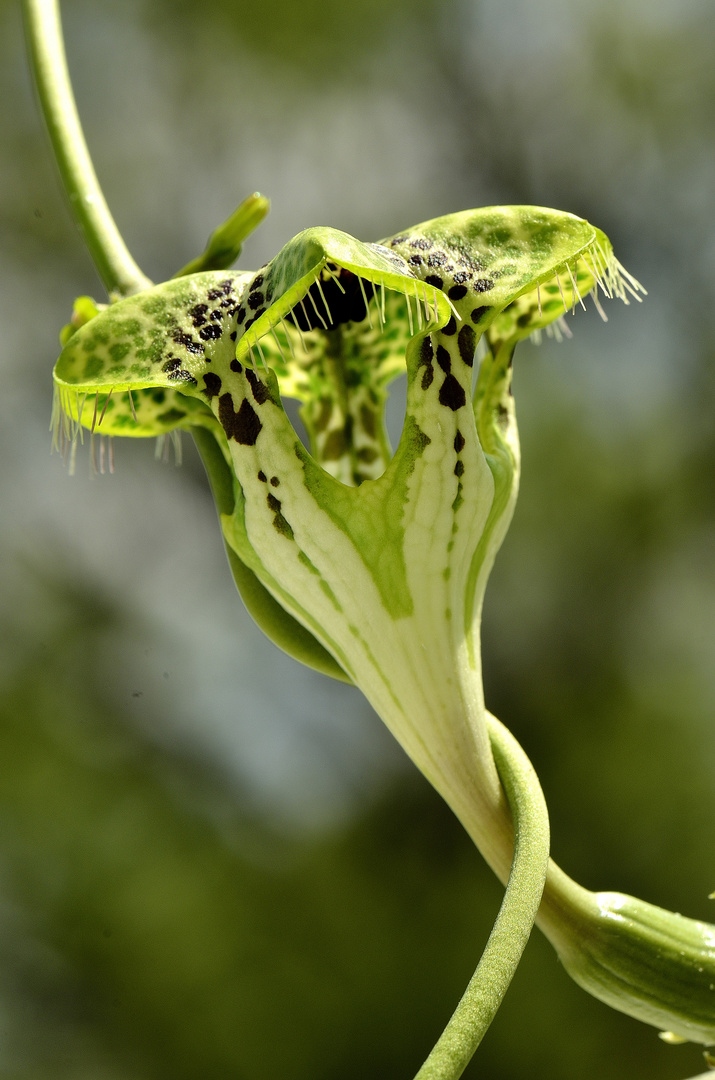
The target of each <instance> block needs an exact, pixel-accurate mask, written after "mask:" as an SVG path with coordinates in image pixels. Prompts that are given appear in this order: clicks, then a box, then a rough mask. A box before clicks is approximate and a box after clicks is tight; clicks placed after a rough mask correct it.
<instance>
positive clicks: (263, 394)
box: [246, 368, 271, 405]
mask: <svg viewBox="0 0 715 1080" xmlns="http://www.w3.org/2000/svg"><path fill="white" fill-rule="evenodd" d="M246 378H247V379H248V381H249V383H250V385H251V392H252V394H253V397H254V398H255V400H256V402H257V404H258V405H263V403H264V402H265V401H269V400H270V396H271V393H270V390H269V389H268V387H267V386H266V385H265V383H262V382H261V380H260V379H259V378H258V376H257V375H256V373H255V371H251V369H250V368H246Z"/></svg>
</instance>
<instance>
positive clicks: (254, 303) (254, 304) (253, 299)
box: [248, 292, 263, 311]
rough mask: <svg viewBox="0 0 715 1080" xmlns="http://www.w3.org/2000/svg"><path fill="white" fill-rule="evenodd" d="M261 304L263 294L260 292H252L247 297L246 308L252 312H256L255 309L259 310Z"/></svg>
mask: <svg viewBox="0 0 715 1080" xmlns="http://www.w3.org/2000/svg"><path fill="white" fill-rule="evenodd" d="M262 303H263V293H262V292H252V293H251V295H250V296H249V297H248V306H249V307H250V308H253V310H254V311H255V310H256V308H259V307H260V306H261V304H262Z"/></svg>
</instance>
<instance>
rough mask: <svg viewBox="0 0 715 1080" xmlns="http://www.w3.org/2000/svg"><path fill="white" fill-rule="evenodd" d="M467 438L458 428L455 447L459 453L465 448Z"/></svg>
mask: <svg viewBox="0 0 715 1080" xmlns="http://www.w3.org/2000/svg"><path fill="white" fill-rule="evenodd" d="M464 444H465V438H464V435H462V432H461V431H460V430H459V429H457V434H456V435H455V436H454V449H455V452H456V453H457V454H461V453H462V450H464Z"/></svg>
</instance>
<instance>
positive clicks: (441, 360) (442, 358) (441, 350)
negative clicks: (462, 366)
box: [437, 345, 452, 375]
mask: <svg viewBox="0 0 715 1080" xmlns="http://www.w3.org/2000/svg"><path fill="white" fill-rule="evenodd" d="M437 363H438V364H439V366H440V367H441V368H442V371H443V372H444V373H445V375H449V373H450V371H451V370H452V361H451V360H450V357H449V353H448V352H447V350H446V349H445V347H444V345H438V346H437Z"/></svg>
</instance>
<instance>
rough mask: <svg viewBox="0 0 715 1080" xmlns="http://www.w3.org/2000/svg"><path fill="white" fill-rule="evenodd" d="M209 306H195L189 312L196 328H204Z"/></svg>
mask: <svg viewBox="0 0 715 1080" xmlns="http://www.w3.org/2000/svg"><path fill="white" fill-rule="evenodd" d="M208 309H209V307H208V304H195V305H194V306H193V307H192V308H191V310H190V311H189V315H190V316H191V320H192V322H193V324H194V326H203V325H204V323H205V322H206V312H207V311H208Z"/></svg>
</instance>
